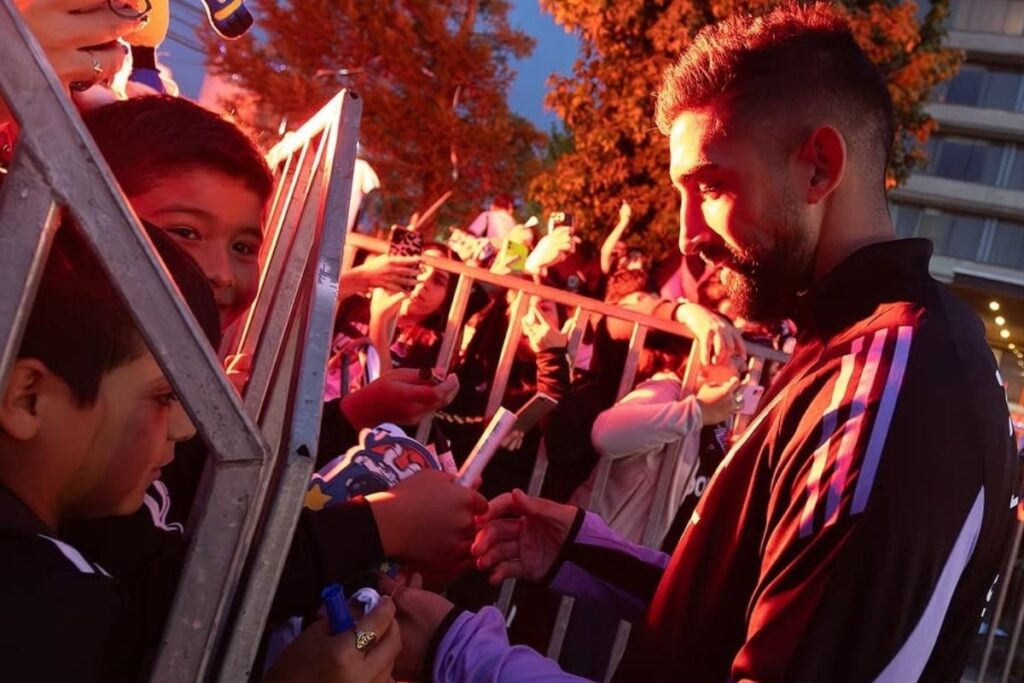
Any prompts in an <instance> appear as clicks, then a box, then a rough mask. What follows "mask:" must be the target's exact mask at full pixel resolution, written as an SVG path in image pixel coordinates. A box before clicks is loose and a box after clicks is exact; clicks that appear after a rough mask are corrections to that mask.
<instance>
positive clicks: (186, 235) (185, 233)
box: [164, 225, 199, 241]
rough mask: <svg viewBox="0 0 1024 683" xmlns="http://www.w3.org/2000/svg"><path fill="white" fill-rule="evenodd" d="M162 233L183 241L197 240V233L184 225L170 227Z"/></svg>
mask: <svg viewBox="0 0 1024 683" xmlns="http://www.w3.org/2000/svg"><path fill="white" fill-rule="evenodd" d="M164 232H169V233H171V234H172V235H174V236H175V237H180V238H181V239H183V240H190V241H191V240H198V239H199V233H198V232H196V231H195V229H194V228H190V227H188V226H186V225H172V226H170V227H169V228H164Z"/></svg>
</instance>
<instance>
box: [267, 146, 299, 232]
mask: <svg viewBox="0 0 1024 683" xmlns="http://www.w3.org/2000/svg"><path fill="white" fill-rule="evenodd" d="M293 161H295V155H294V154H289V155H288V156H286V157H285V158H284V161H283V168H281V169H280V172H278V168H277V167H280V166H281V165H282V162H278V164H277V165H276V167H272V168H271V171H272V172H273V174H274V178H275V180H274V198H273V199H272V200H271V201H270V208H269V209H268V210H267V225H276V224H277V218H278V214H277V207H278V205H279V203H280V201H281V197H282V196H283V195H284V191H285V190H284V188H285V186H286V185H290V184H291V183H290V180H291V179H290V178H289V177H288V176H289V172H290V171H291V170H292V162H293Z"/></svg>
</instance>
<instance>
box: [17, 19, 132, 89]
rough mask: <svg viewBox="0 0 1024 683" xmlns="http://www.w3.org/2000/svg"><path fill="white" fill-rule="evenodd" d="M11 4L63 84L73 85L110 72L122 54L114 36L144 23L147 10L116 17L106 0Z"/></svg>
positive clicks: (126, 32) (119, 61) (115, 70)
mask: <svg viewBox="0 0 1024 683" xmlns="http://www.w3.org/2000/svg"><path fill="white" fill-rule="evenodd" d="M14 4H15V6H16V7H17V8H18V11H19V12H20V13H21V16H22V19H24V21H25V23H26V24H27V25H28V27H29V29H30V30H31V31H32V33H33V34H35V37H36V40H37V41H38V42H39V45H40V46H41V47H42V48H43V52H45V53H46V56H47V57H48V58H49V60H50V64H51V65H52V66H53V70H54V71H55V72H56V74H57V78H58V79H59V80H60V81H61V82H62V83H63V84H64V85H65V86H70V85H71V84H72V83H76V85H77V87H76V90H78V89H84V88H82V86H83V85H85V84H89V85H92V84H94V83H96V82H97V81H98V80H99V78H100V77H101V75H103V74H105V75H106V76H107V77H110V76H112V75H113V74H115V73H116V72H117V70H118V69H120V68H121V64H122V63H123V62H124V58H125V53H124V50H123V49H122V47H121V45H119V44H118V43H116V42H114V41H116V40H117V39H118V38H121V37H124V36H127V35H130V34H132V33H135V32H136V31H139V30H141V29H142V28H143V27H144V26H146V25H147V24H148V22H149V15H148V14H141V15H139V16H133V17H130V18H129V17H125V16H119V15H118V14H116V13H115V12H113V11H111V8H110V7H108V5H107V2H106V0H14ZM86 52H88V54H85V53H86ZM97 64H98V65H99V72H98V71H97V68H96V65H97Z"/></svg>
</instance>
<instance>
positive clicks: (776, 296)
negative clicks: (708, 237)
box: [720, 206, 813, 324]
mask: <svg viewBox="0 0 1024 683" xmlns="http://www.w3.org/2000/svg"><path fill="white" fill-rule="evenodd" d="M787 208H789V207H785V206H784V207H783V208H782V210H781V211H780V214H779V215H780V217H781V219H782V224H781V225H780V226H779V228H780V229H778V230H776V231H775V234H774V241H773V243H772V246H771V247H769V248H768V249H767V250H766V251H765V252H764V253H754V252H753V251H748V252H747V253H745V254H741V253H739V252H737V251H735V250H733V249H732V248H730V247H728V246H726V245H724V244H723V245H721V249H722V250H724V251H726V252H728V256H727V257H726V258H725V259H724V262H721V261H720V262H721V263H722V265H723V266H724V267H725V268H727V269H728V271H729V272H728V273H724V274H723V278H722V281H723V282H722V284H724V285H725V289H726V292H728V295H729V300H730V301H731V302H732V305H733V309H734V311H735V313H736V315H738V316H742V317H743V318H746V319H748V320H753V321H756V322H760V323H767V324H773V323H777V322H780V321H782V320H785V319H786V318H792V317H793V315H794V312H795V309H796V304H797V297H798V295H799V294H800V292H802V291H803V290H805V289H806V288H807V287H808V285H809V283H810V275H811V265H812V257H813V250H812V248H811V247H810V245H809V244H808V238H807V234H806V232H805V231H804V230H803V229H802V226H801V225H800V222H799V217H798V216H797V215H796V212H795V211H794V210H792V209H790V210H788V211H787V210H786V209H787ZM723 255H724V254H723Z"/></svg>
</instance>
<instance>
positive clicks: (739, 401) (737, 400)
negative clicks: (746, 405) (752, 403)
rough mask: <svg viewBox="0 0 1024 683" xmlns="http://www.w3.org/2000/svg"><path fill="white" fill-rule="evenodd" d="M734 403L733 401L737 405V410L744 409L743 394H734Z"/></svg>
mask: <svg viewBox="0 0 1024 683" xmlns="http://www.w3.org/2000/svg"><path fill="white" fill-rule="evenodd" d="M732 401H733V403H735V404H736V407H737V408H740V407H742V406H743V394H740V393H735V394H733V395H732Z"/></svg>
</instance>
